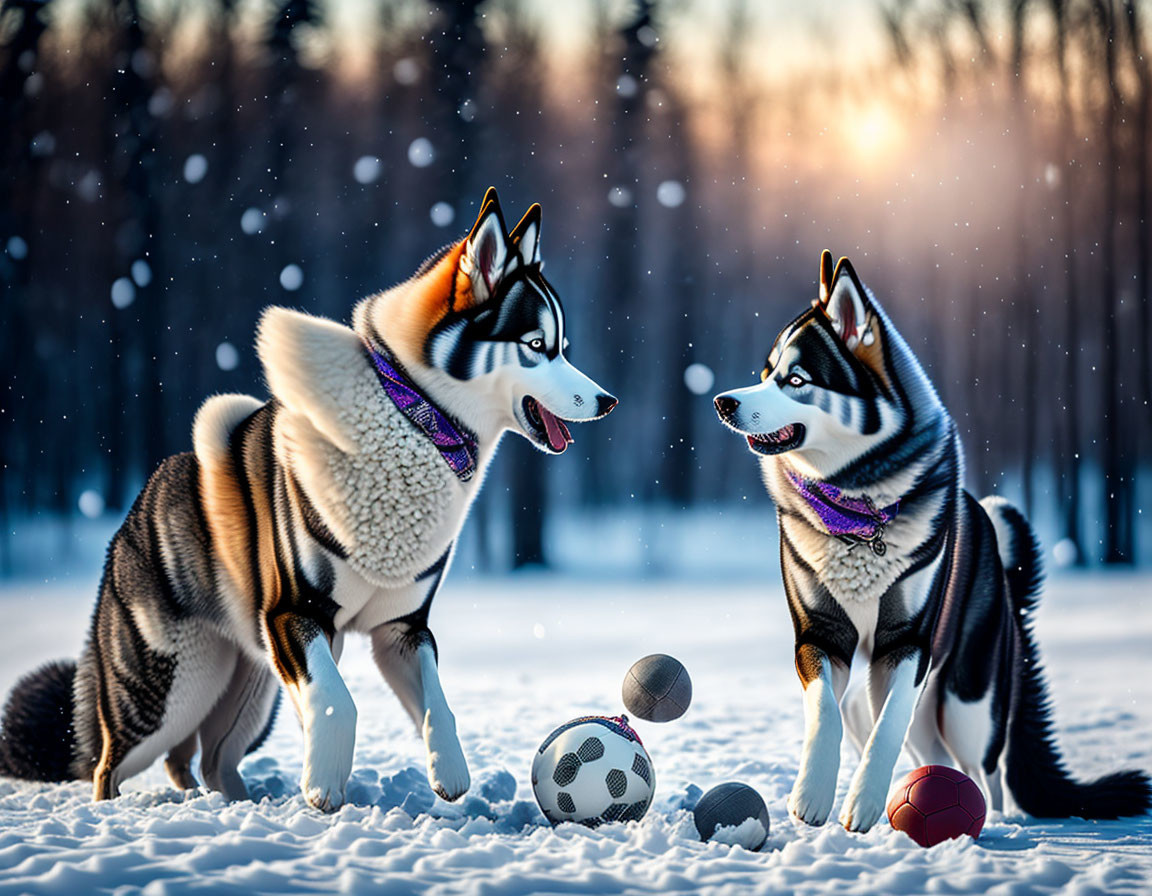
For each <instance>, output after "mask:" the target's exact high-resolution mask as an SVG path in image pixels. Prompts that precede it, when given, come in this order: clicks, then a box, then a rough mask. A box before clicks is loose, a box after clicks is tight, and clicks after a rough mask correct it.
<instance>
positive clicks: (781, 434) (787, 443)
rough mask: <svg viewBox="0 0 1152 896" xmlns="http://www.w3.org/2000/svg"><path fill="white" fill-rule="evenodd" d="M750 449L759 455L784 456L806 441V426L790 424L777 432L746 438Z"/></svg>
mask: <svg viewBox="0 0 1152 896" xmlns="http://www.w3.org/2000/svg"><path fill="white" fill-rule="evenodd" d="M745 438H747V439H748V447H749V448H751V449H752V450H753V451H755V452H756V453H757V454H782V453H783V452H785V451H791V450H792V449H793V448H795V447H796V446H797V445H799V444H800V443H801V442H802V441H804V424H803V423H789V424H788V425H787V426H783V427H781V428H780V429H778V430H776V432H766V433H760V434H759V435H750V436H746V437H745Z"/></svg>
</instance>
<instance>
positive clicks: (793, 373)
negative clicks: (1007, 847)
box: [715, 252, 1152, 831]
mask: <svg viewBox="0 0 1152 896" xmlns="http://www.w3.org/2000/svg"><path fill="white" fill-rule="evenodd" d="M715 403H716V410H717V413H719V415H720V419H721V420H722V421H723V422H724V423H725V425H727V426H728V427H730V428H731V429H734V430H735V431H736V432H738V433H740V434H741V435H742V436H744V437H745V439H747V442H748V447H749V448H750V449H751V450H752V452H753V453H754V454H756V455H757V457H758V459H759V461H760V468H761V472H762V473H763V477H764V483H765V484H766V485H767V487H768V493H769V494H770V495H771V496H772V499H773V501H775V503H776V510H777V517H778V520H779V524H780V558H781V567H782V571H783V574H784V591H785V593H786V595H787V598H788V607H789V609H790V610H791V613H792V622H793V626H794V628H795V633H796V670H797V672H798V673H799V675H800V681H801V683H802V684H803V686H804V720H805V734H804V747H803V751H802V752H801V755H800V771H799V774H798V775H797V778H796V783H795V786H793V788H792V794H791V796H790V798H789V800H788V808H789V809H790V810H791V812H792V813H793V814H794V815H795V816H796V817H798V818H799V819H801V820H802V821H806V822H808V823H809V824H823V823H824V821H825V820H827V818H828V816H829V814H830V813H831V812H832V806H833V802H834V800H835V796H836V778H837V773H838V771H839V768H840V740H841V734H842V731H843V724H844V722H846V723H847V727H848V733H849V735H850V736H851V738H852V740H853V741H854V742H855V744H856V746H857V747H858V748H859V749H860V751H861V760H860V765H859V766H858V767H857V769H856V772H855V774H854V775H853V776H852V782H851V784H850V786H849V788H848V796H847V798H846V800H845V802H844V806H843V807H842V808H841V811H840V821H841V822H842V823H843V824H844V826H845V827H847V828H848V829H849V830H853V831H866V830H868V829H869V828H870V827H872V825H873V824H875V823H876V821H877V819H879V818H880V815H881V813H882V812H883V811H884V805H885V802H886V800H887V796H888V788H889V786H890V784H891V778H892V770H893V767H894V766H895V763H896V759H897V757H898V755H899V753H900V750H901V747H902V746H903V747H906V748H907V749H908V750H909V751H910V752H911V754H912V756H913V757H914V758H915V759H916V761H917V762H918V763H920V764H924V765H927V764H941V765H957V766H959V767H960V769H962V770H963V771H964V772H965V773H966V774H967V775H968V776H969V777H971V778H972V779H973V780H975V781H977V782H979V783H981V784H982V785H983V788H984V791H985V794H986V795H987V797H988V804H989V806H990V807H991V808H992V809H995V810H1000V809H1002V808H1004V807H1006V806H1010V805H1012V804H1015V805H1016V806H1017V807H1019V808H1020V809H1023V810H1024V811H1025V812H1028V813H1030V814H1032V815H1038V816H1047V817H1064V816H1071V815H1078V816H1081V817H1084V818H1116V817H1118V816H1121V815H1136V814H1140V813H1143V812H1146V811H1147V810H1148V807H1149V803H1150V794H1152V791H1150V789H1149V782H1148V778H1147V776H1146V775H1145V774H1144V773H1143V772H1135V771H1129V772H1118V773H1116V774H1113V775H1108V776H1106V777H1104V778H1101V779H1100V780H1098V781H1094V782H1091V783H1081V782H1078V781H1076V780H1074V779H1073V778H1072V777H1071V776H1070V775H1069V774H1068V772H1067V771H1066V769H1065V767H1064V764H1063V761H1062V760H1061V758H1060V754H1059V751H1058V750H1057V748H1056V744H1055V739H1054V737H1053V731H1052V721H1051V718H1050V715H1049V701H1048V695H1047V688H1046V685H1045V682H1044V676H1043V673H1042V671H1041V668H1040V661H1039V652H1038V649H1037V646H1036V643H1035V639H1034V637H1033V634H1032V631H1031V623H1030V621H1029V614H1030V612H1031V610H1032V608H1033V607H1034V605H1035V603H1036V601H1037V599H1038V595H1039V591H1040V581H1041V578H1042V572H1041V562H1040V551H1039V547H1038V544H1037V542H1036V537H1035V535H1034V534H1033V532H1032V528H1031V527H1030V526H1029V525H1028V521H1027V520H1025V519H1024V517H1023V515H1022V514H1021V513H1020V512H1019V511H1018V510H1016V509H1015V508H1014V507H1012V506H1011V505H1010V504H1009V503H1008V502H1007V501H1004V500H1003V499H1002V498H995V497H992V498H984V499H983V500H981V501H977V500H976V499H975V498H973V497H972V496H971V495H970V494H968V492H966V491H965V490H964V487H963V455H962V453H961V448H960V438H959V435H958V433H957V431H956V424H955V423H954V422H953V421H952V418H951V417H950V416H949V415H948V412H947V411H946V410H945V409H944V406H943V405H942V404H941V402H940V399H939V397H938V396H937V395H936V391H935V389H933V388H932V384H931V383H930V382H929V381H928V378H927V377H926V376H925V374H924V371H923V369H922V368H921V367H920V363H919V362H918V361H917V359H916V357H915V356H914V355H913V354H912V351H911V349H910V348H909V347H908V344H907V343H906V342H905V341H904V340H903V338H901V336H900V334H899V333H898V332H897V330H896V328H895V327H894V326H893V325H892V323H891V321H889V319H888V317H887V315H886V314H885V313H884V311H883V309H881V307H880V304H879V303H878V302H877V301H876V299H875V298H874V297H873V296H872V294H871V293H870V292H869V291H868V290H867V289H865V288H864V285H863V284H862V283H861V282H860V280H859V278H858V277H857V276H856V272H855V271H854V270H853V269H852V265H851V264H850V263H849V262H848V259H846V258H845V259H841V260H840V263H839V264H838V265H837V266H836V267H835V269H833V267H832V256H831V255H830V254H829V253H827V252H825V253H823V255H822V256H821V258H820V293H819V298H818V299H816V300H815V301H813V302H812V307H810V308H808V309H807V310H806V311H804V312H803V313H802V314H801V315H800V316H799V317H797V318H796V319H795V320H793V321H792V323H790V324H789V325H788V326H786V327H785V328H784V330H783V331H782V332H781V333H780V335H779V336H778V337H777V338H776V342H775V344H774V345H773V346H772V349H771V351H770V352H769V354H768V358H767V360H766V361H765V363H764V370H763V373H762V374H761V382H760V383H759V384H758V385H754V386H748V387H747V388H744V389H735V390H733V391H730V392H724V393H722V394H720V395H718V396H716V399H715ZM854 657H859V658H860V659H861V660H862V661H863V662H864V664H865V665H866V666H867V669H868V674H867V686H866V687H855V688H851V689H849V688H848V687H847V686H848V677H849V675H848V673H849V670H850V669H851V666H852V662H853V658H854ZM841 709H843V716H842V714H841Z"/></svg>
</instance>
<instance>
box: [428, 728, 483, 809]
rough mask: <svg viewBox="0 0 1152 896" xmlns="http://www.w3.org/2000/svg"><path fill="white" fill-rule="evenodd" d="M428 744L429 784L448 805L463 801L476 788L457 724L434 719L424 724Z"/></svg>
mask: <svg viewBox="0 0 1152 896" xmlns="http://www.w3.org/2000/svg"><path fill="white" fill-rule="evenodd" d="M424 742H425V743H426V744H427V746H428V783H429V784H430V785H431V787H432V789H433V790H435V791H436V793H438V794H439V795H440V797H441V799H445V800H447V801H448V802H453V801H455V800H458V799H460V797H462V796H463V795H464V794H465V793H467V792H468V788H469V787H470V786H471V784H472V778H471V776H470V775H469V774H468V762H467V760H466V759H465V758H464V751H463V750H462V749H461V747H460V740H459V739H458V738H457V737H456V725H455V721H454V720H450V719H448V720H444V719H442V720H440V723H439V724H434V723H433V722H432V718H431V715H429V716H427V717H426V718H425V721H424Z"/></svg>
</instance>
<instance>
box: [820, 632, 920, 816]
mask: <svg viewBox="0 0 1152 896" xmlns="http://www.w3.org/2000/svg"><path fill="white" fill-rule="evenodd" d="M919 665H920V654H919V652H915V653H913V654H911V655H906V656H903V657H901V658H900V659H894V658H893V657H891V656H888V657H883V658H879V659H876V660H873V662H872V664H871V666H870V667H869V670H868V688H869V690H870V692H871V695H872V697H873V705H876V704H877V703H879V702H880V698H881V697H883V705H882V706H881V708H880V712H879V714H878V715H877V717H876V723H875V724H874V725H873V726H872V733H871V735H870V736H869V737H868V743H866V744H865V745H864V754H863V756H862V757H861V759H860V766H859V767H858V768H857V769H856V774H855V775H853V777H852V784H851V786H850V787H849V788H848V798H847V799H846V800H845V801H844V808H843V809H842V810H841V812H840V823H841V824H843V825H844V827H846V828H847V829H848V830H850V831H860V832H861V833H862V832H864V831H867V830H868V829H869V828H871V827H872V825H874V824H875V823H876V821H877V819H879V818H880V816H881V814H883V812H884V804H885V802H886V801H887V799H888V787H889V786H890V785H891V783H892V769H893V768H894V767H895V766H896V759H897V758H898V757H899V756H900V748H901V747H902V746H903V744H904V737H905V735H906V734H907V733H908V725H909V724H910V723H911V721H912V712H913V710H914V709H915V708H916V700H917V697H918V695H919V693H920V690H921V688H922V686H923V683H924V680H921V681H920V682H917V681H916V672H917V669H918V667H919ZM926 678H927V676H925V680H926Z"/></svg>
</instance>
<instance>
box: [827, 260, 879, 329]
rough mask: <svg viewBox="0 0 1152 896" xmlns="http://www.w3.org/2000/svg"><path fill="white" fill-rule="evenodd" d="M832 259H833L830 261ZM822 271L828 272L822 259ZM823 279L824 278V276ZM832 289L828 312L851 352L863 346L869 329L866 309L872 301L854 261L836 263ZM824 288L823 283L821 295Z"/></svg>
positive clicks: (833, 326) (834, 326)
mask: <svg viewBox="0 0 1152 896" xmlns="http://www.w3.org/2000/svg"><path fill="white" fill-rule="evenodd" d="M829 260H831V259H830V258H829ZM820 268H821V272H823V269H824V258H823V256H821V260H820ZM821 280H823V275H821ZM830 282H831V284H832V285H831V287H830V288H829V289H828V300H827V301H826V302H825V303H824V311H825V313H826V314H827V315H828V319H829V320H830V321H832V329H834V330H835V331H836V335H838V336H839V337H840V338H841V339H842V340H844V344H845V345H846V346H848V348H849V350H852V349H854V348H856V346H857V345H859V344H860V339H861V337H862V336H863V335H864V331H865V329H866V327H867V318H866V308H867V305H868V298H867V295H866V293H865V292H864V286H863V284H861V283H860V278H858V277H857V276H856V272H855V271H854V270H853V269H852V262H850V261H849V260H848V259H847V258H841V259H840V261H839V262H837V264H836V270H835V272H834V273H833V274H832V276H831V278H830ZM823 292H824V285H823V283H821V293H823Z"/></svg>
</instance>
